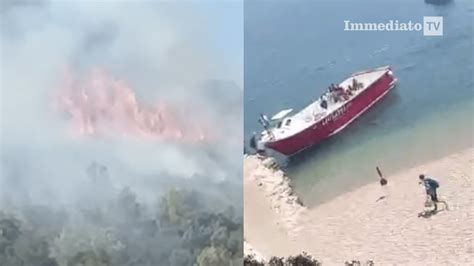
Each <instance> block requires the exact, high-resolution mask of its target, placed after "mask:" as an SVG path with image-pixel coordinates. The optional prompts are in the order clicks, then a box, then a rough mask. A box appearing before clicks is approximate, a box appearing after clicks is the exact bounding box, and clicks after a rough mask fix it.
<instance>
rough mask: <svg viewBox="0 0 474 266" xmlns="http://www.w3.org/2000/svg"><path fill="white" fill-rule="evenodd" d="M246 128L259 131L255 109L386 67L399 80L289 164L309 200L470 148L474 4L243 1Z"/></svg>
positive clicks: (289, 102) (283, 104) (266, 109)
mask: <svg viewBox="0 0 474 266" xmlns="http://www.w3.org/2000/svg"><path fill="white" fill-rule="evenodd" d="M423 16H443V22H444V23H443V26H444V30H443V33H444V35H443V36H441V37H427V36H423V32H419V31H412V32H393V31H392V32H380V31H376V32H375V31H374V32H350V31H344V20H350V21H351V22H362V23H363V22H376V23H379V22H381V23H386V22H388V21H389V20H394V21H395V20H398V21H399V23H402V22H405V23H408V21H410V20H411V21H412V22H413V23H422V22H423ZM244 23H245V24H244V25H245V26H244V50H245V52H244V87H245V97H244V127H245V136H246V141H248V138H249V137H250V136H251V134H252V132H260V131H261V127H260V125H259V124H258V123H257V118H258V114H259V113H260V112H263V113H266V114H268V115H272V114H274V113H276V112H277V111H279V110H281V109H284V108H295V109H300V108H303V107H304V106H306V105H307V104H309V103H310V102H312V101H314V100H315V99H317V98H318V97H319V95H321V93H322V92H323V91H324V90H325V89H326V88H327V86H328V85H329V84H330V83H333V82H334V83H335V82H338V81H341V80H342V79H344V78H346V77H347V76H348V75H350V74H351V73H353V72H355V71H359V70H363V69H367V68H373V67H378V66H382V65H391V66H392V68H393V70H394V73H395V75H396V76H397V77H398V79H399V85H398V86H397V87H396V89H395V90H394V91H392V92H391V93H390V94H388V95H387V97H385V98H384V99H383V101H381V102H380V103H378V104H377V105H376V106H374V107H373V108H371V110H370V111H369V112H368V113H366V114H365V115H364V116H362V117H361V118H360V119H358V120H356V121H355V122H354V123H353V124H352V125H350V126H349V127H347V128H346V129H345V130H344V131H343V132H341V133H340V134H338V135H336V136H334V137H332V138H330V139H329V140H327V141H325V142H324V143H322V144H320V145H318V146H316V147H314V148H312V149H310V150H308V151H306V152H304V153H303V154H299V155H297V156H295V157H294V158H291V159H290V160H289V161H288V162H287V164H286V166H285V170H286V171H287V173H288V174H289V176H290V177H291V178H292V182H293V185H294V187H295V190H296V192H297V193H298V194H299V196H300V197H301V198H302V200H303V202H305V203H306V204H309V205H312V204H317V203H319V202H321V201H324V200H327V199H328V198H331V197H334V196H337V195H338V194H340V193H342V192H343V191H346V190H350V189H353V188H355V187H357V186H360V185H363V184H366V183H368V182H373V181H376V180H377V175H376V171H375V166H376V165H378V166H380V167H381V169H382V171H383V172H384V173H385V174H386V175H390V174H393V173H395V172H397V171H400V170H402V169H405V168H408V167H411V166H415V165H417V164H419V163H422V162H425V161H428V160H431V159H434V158H438V157H442V156H444V155H446V154H448V153H451V152H454V151H457V150H461V149H464V148H467V147H471V146H473V144H474V139H473V138H474V120H473V119H474V118H473V115H474V81H473V73H474V68H473V65H474V64H473V61H474V55H473V49H474V46H473V40H474V34H473V25H474V1H468V0H465V1H459V0H458V1H452V2H451V3H450V4H448V5H442V6H434V5H429V4H426V3H425V2H424V1H423V0H413V1H406V0H398V1H291V2H289V1H283V2H270V1H247V2H245V5H244Z"/></svg>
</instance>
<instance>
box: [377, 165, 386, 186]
mask: <svg viewBox="0 0 474 266" xmlns="http://www.w3.org/2000/svg"><path fill="white" fill-rule="evenodd" d="M375 169H377V173H378V174H379V176H380V185H381V186H385V185H386V184H387V183H388V181H387V179H385V178H384V177H383V175H382V171H380V168H379V167H378V166H376V167H375Z"/></svg>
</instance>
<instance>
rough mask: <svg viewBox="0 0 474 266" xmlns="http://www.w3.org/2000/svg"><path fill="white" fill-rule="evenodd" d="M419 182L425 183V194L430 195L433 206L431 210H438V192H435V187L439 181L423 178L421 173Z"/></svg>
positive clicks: (436, 187)
mask: <svg viewBox="0 0 474 266" xmlns="http://www.w3.org/2000/svg"><path fill="white" fill-rule="evenodd" d="M421 182H423V184H424V185H425V189H426V194H427V195H429V196H430V197H431V200H432V201H433V203H434V207H435V208H434V210H433V211H434V212H436V211H437V210H438V206H437V203H438V194H437V193H436V189H438V187H439V183H438V181H436V180H434V179H432V178H425V175H423V174H421V175H420V183H421Z"/></svg>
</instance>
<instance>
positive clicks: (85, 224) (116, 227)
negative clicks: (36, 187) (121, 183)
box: [0, 188, 242, 266]
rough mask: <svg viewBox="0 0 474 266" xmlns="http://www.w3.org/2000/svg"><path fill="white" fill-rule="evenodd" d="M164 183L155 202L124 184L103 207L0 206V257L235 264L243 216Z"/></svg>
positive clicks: (89, 263)
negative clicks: (139, 196)
mask: <svg viewBox="0 0 474 266" xmlns="http://www.w3.org/2000/svg"><path fill="white" fill-rule="evenodd" d="M204 201H205V196H204V195H203V194H199V193H198V192H196V191H192V190H184V189H181V190H177V189H171V190H169V191H168V192H167V193H166V194H165V195H164V196H163V197H161V199H160V200H159V203H158V204H157V205H156V207H154V208H150V207H147V206H145V205H142V204H140V203H138V202H137V199H136V195H135V194H134V193H133V191H131V190H130V189H128V188H125V189H123V191H121V193H119V194H118V195H117V197H116V199H115V200H113V201H112V202H109V203H107V205H104V206H103V207H102V208H96V207H94V208H92V207H91V208H84V209H81V210H77V211H74V212H72V211H70V210H66V209H57V208H53V207H46V206H23V207H21V209H16V210H15V211H13V212H5V211H3V212H0V265H9V266H17V265H18V266H20V265H21V266H56V265H59V266H106V265H113V266H121V265H124V266H125V265H130V266H132V265H133V266H142V265H143V266H152V265H153V266H155V265H175V266H179V265H193V264H197V265H210V266H213V265H216V266H218V265H219V266H220V265H242V217H239V216H238V215H235V213H234V210H233V209H232V208H228V209H225V210H222V211H216V210H215V209H210V208H208V207H206V206H207V205H208V204H204Z"/></svg>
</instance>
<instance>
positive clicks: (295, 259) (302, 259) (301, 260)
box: [244, 252, 375, 266]
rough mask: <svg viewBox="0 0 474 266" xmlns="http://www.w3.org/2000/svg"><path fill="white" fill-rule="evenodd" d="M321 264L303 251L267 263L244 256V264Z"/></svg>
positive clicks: (354, 265)
mask: <svg viewBox="0 0 474 266" xmlns="http://www.w3.org/2000/svg"><path fill="white" fill-rule="evenodd" d="M267 265H268V266H321V265H323V264H322V263H321V262H320V261H318V260H316V259H315V258H313V257H312V256H311V255H308V254H307V253H305V252H303V253H302V254H299V255H297V256H290V257H287V258H283V257H272V258H270V260H269V261H268V262H267V263H264V262H262V261H259V260H257V259H255V257H254V256H253V255H246V256H245V258H244V266H267ZM362 265H366V266H374V265H375V264H374V263H373V262H372V261H367V262H366V263H365V264H364V263H361V262H360V261H356V260H353V261H346V262H345V266H362Z"/></svg>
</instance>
